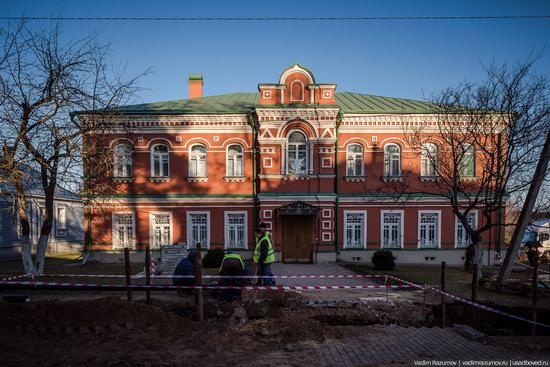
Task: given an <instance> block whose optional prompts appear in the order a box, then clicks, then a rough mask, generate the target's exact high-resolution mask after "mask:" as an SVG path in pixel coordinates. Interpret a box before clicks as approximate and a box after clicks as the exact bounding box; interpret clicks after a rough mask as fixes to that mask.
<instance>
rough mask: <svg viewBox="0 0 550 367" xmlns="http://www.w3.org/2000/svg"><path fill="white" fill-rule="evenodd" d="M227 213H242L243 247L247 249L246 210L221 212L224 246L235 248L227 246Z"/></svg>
mask: <svg viewBox="0 0 550 367" xmlns="http://www.w3.org/2000/svg"><path fill="white" fill-rule="evenodd" d="M228 214H244V244H245V247H244V249H248V213H247V212H246V211H227V212H225V211H224V212H223V228H224V248H226V249H228V248H235V247H229V246H228V244H229V223H228Z"/></svg>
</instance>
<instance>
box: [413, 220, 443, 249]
mask: <svg viewBox="0 0 550 367" xmlns="http://www.w3.org/2000/svg"><path fill="white" fill-rule="evenodd" d="M418 215H419V218H418V247H420V248H438V247H439V238H440V236H439V227H440V226H439V224H440V223H439V217H440V214H439V212H424V211H420V212H419V213H418Z"/></svg>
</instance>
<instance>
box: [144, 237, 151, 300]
mask: <svg viewBox="0 0 550 367" xmlns="http://www.w3.org/2000/svg"><path fill="white" fill-rule="evenodd" d="M145 285H147V286H150V285H151V251H150V248H149V245H146V246H145ZM145 302H146V303H147V304H148V305H150V304H151V289H150V288H147V290H146V291H145Z"/></svg>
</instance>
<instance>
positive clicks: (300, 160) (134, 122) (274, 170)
mask: <svg viewBox="0 0 550 367" xmlns="http://www.w3.org/2000/svg"><path fill="white" fill-rule="evenodd" d="M202 85H203V81H202V77H201V76H200V75H191V76H190V78H189V96H190V99H187V100H177V101H168V102H159V103H149V104H141V105H133V106H127V107H124V108H122V109H121V110H120V111H119V115H118V116H117V119H119V120H120V121H121V122H124V123H126V124H128V125H130V126H131V127H133V128H134V129H135V130H136V131H137V132H136V134H135V138H132V139H126V138H122V137H116V136H113V138H112V141H111V142H110V144H111V147H114V148H115V152H116V153H115V157H114V158H115V170H114V172H113V177H112V178H109V179H111V180H112V181H113V185H115V186H116V187H117V190H118V192H119V194H118V195H116V198H113V197H111V198H109V199H107V198H106V199H105V200H104V202H105V204H104V205H102V207H101V208H99V207H91V209H90V213H89V216H88V223H87V225H86V228H87V229H88V237H87V238H88V242H89V245H92V246H93V250H94V251H95V253H96V254H102V253H109V252H111V251H116V250H118V249H121V248H122V247H125V246H130V247H132V248H134V249H136V250H140V249H142V248H143V246H144V245H145V244H150V246H151V247H152V248H156V247H158V246H159V245H161V244H177V243H185V244H192V243H194V242H195V241H202V242H203V243H204V245H205V246H206V247H208V248H226V249H231V250H232V251H235V252H241V253H242V254H243V255H244V256H245V257H250V256H251V252H252V250H253V246H254V236H253V230H254V227H255V225H256V224H257V223H258V222H260V221H263V222H265V223H267V225H268V226H269V228H271V230H272V232H273V239H274V243H275V247H276V251H277V256H278V258H279V259H280V260H283V261H288V262H294V261H303V262H322V261H335V260H337V259H340V260H348V261H370V258H371V256H372V253H373V252H374V251H376V250H377V249H380V248H389V249H391V250H392V251H394V254H395V255H396V256H397V261H398V262H410V263H439V262H440V261H443V260H446V261H447V262H448V263H454V264H458V263H462V257H463V256H464V247H466V246H467V245H468V241H469V240H468V236H467V235H466V233H465V231H464V230H463V227H462V225H461V224H460V222H459V221H458V220H457V219H456V217H455V215H454V214H453V212H452V209H451V207H450V205H449V204H448V203H447V202H446V201H445V200H443V199H441V198H440V197H438V196H436V195H429V194H425V191H426V187H431V188H432V189H433V190H437V180H434V177H433V176H434V174H433V167H431V165H430V162H429V161H427V160H426V159H424V157H423V151H422V152H420V151H418V150H417V149H416V148H414V145H413V144H411V141H409V137H408V136H407V134H406V132H405V130H404V129H403V124H404V121H407V124H413V125H414V124H417V125H418V124H427V125H430V123H426V122H427V121H431V117H430V109H429V107H430V106H429V104H427V103H424V102H420V101H413V100H406V99H398V98H386V97H379V96H371V95H365V94H358V93H347V92H344V93H339V92H336V85H335V84H323V83H318V82H317V81H316V80H315V78H314V76H313V74H312V72H311V71H309V70H308V69H306V68H304V67H301V66H300V65H294V66H292V67H290V68H288V69H286V70H284V71H283V73H282V74H281V76H280V78H279V80H277V82H276V83H274V84H259V85H258V89H259V93H231V94H224V95H219V96H203V95H202ZM426 149H428V150H429V149H438V142H437V139H435V140H434V141H432V142H427V144H426ZM470 164H471V167H468V171H469V172H470V173H469V175H471V176H472V178H474V179H475V171H476V159H475V153H474V154H473V156H472V160H471V162H470ZM405 176H407V180H408V182H409V183H410V185H411V186H412V187H413V188H414V187H417V188H418V191H419V192H420V191H422V192H423V194H421V195H420V194H418V195H414V193H413V194H409V195H408V199H407V200H403V199H402V197H401V196H398V195H397V192H396V191H395V190H393V189H392V185H395V183H399V182H402V181H403V178H404V177H405ZM430 185H431V186H430ZM428 191H429V190H428ZM470 217H471V219H470V220H471V221H472V222H473V223H475V224H476V225H481V223H478V221H481V220H482V218H481V216H480V215H478V213H476V212H473V213H471V214H470ZM498 237H499V231H498V229H497V228H494V229H492V230H491V231H490V232H489V233H488V234H487V235H484V238H483V246H484V249H485V251H487V252H492V253H493V255H488V256H487V255H486V256H485V257H484V258H485V260H484V262H485V263H486V262H487V261H488V260H489V261H491V262H492V261H493V258H494V251H495V249H496V248H497V246H500V243H499V238H498Z"/></svg>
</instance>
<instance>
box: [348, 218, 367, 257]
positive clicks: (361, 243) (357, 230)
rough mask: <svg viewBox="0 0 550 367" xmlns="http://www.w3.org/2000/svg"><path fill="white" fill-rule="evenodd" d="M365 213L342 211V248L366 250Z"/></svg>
mask: <svg viewBox="0 0 550 367" xmlns="http://www.w3.org/2000/svg"><path fill="white" fill-rule="evenodd" d="M366 223H367V212H366V211H351V210H350V211H348V210H345V211H344V248H366V244H367V242H366V235H365V232H366V227H367V226H366Z"/></svg>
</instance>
